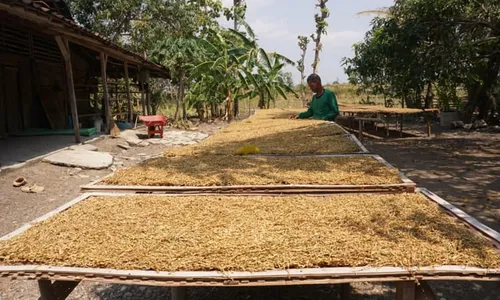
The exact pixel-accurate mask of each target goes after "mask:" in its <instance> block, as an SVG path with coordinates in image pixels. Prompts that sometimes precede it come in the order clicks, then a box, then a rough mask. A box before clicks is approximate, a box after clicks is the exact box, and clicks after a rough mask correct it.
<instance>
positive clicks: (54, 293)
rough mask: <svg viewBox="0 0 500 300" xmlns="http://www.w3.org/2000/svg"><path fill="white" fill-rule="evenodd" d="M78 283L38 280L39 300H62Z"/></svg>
mask: <svg viewBox="0 0 500 300" xmlns="http://www.w3.org/2000/svg"><path fill="white" fill-rule="evenodd" d="M78 283H79V282H78V281H54V283H52V282H51V281H50V280H46V279H42V280H38V288H39V290H40V300H64V299H66V298H67V297H68V296H69V294H71V292H72V291H73V290H74V289H75V288H76V286H77V285H78Z"/></svg>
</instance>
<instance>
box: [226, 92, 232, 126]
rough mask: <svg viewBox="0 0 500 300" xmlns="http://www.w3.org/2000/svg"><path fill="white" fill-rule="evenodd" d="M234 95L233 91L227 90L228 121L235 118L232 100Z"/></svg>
mask: <svg viewBox="0 0 500 300" xmlns="http://www.w3.org/2000/svg"><path fill="white" fill-rule="evenodd" d="M231 97H232V95H231V92H227V96H226V116H227V121H228V122H231V121H232V120H233V111H232V109H231V104H232V103H231V102H232V99H231Z"/></svg>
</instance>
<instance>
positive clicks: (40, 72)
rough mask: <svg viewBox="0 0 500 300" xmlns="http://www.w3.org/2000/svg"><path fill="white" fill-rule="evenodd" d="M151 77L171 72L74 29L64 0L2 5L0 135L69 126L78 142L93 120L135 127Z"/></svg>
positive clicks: (1, 1) (8, 0)
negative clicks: (137, 113)
mask: <svg viewBox="0 0 500 300" xmlns="http://www.w3.org/2000/svg"><path fill="white" fill-rule="evenodd" d="M150 77H159V78H167V77H168V72H167V70H166V69H165V68H163V67H162V66H160V65H157V64H155V63H153V62H150V61H148V60H146V59H145V58H144V57H142V56H140V55H138V54H136V53H133V52H130V51H128V50H126V49H124V48H122V47H120V46H118V45H117V44H115V43H112V42H110V41H109V40H107V39H105V38H103V37H101V36H100V35H99V34H98V33H94V32H91V31H89V30H87V29H85V28H84V27H82V26H80V25H78V24H77V23H76V22H75V21H74V20H73V19H72V17H71V13H70V12H69V10H68V8H67V7H66V5H65V4H64V2H63V1H62V0H43V1H32V0H0V138H5V137H8V136H11V135H16V134H17V133H20V132H23V131H25V130H28V129H33V128H47V129H53V130H62V129H72V130H73V132H74V134H75V138H76V141H77V142H79V141H80V129H81V128H86V127H93V126H94V125H93V124H95V122H96V120H99V119H101V120H102V121H103V123H104V128H105V129H107V130H109V128H110V127H111V126H112V125H113V121H112V118H114V117H118V118H120V119H122V120H127V121H129V122H133V121H134V120H133V115H134V114H135V111H134V108H136V106H135V104H137V105H138V106H139V107H141V106H142V112H140V113H141V114H150V112H151V110H150V105H149V103H148V100H149V97H148V82H147V81H148V79H149V78H150ZM113 82H114V84H115V86H113V85H111V86H110V84H113ZM117 82H121V87H123V88H122V89H121V90H120V91H118V89H119V88H118V87H117V85H118V83H117ZM134 92H136V93H140V94H141V97H140V100H139V101H137V97H136V98H134V97H133V96H132V95H131V94H132V93H134ZM118 94H119V96H120V97H118V96H116V95H118ZM113 95H115V97H114V96H113ZM120 99H121V100H120ZM134 102H135V103H134ZM138 102H140V104H138Z"/></svg>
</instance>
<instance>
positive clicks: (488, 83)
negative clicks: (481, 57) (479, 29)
mask: <svg viewBox="0 0 500 300" xmlns="http://www.w3.org/2000/svg"><path fill="white" fill-rule="evenodd" d="M499 71H500V56H499V55H495V56H492V57H491V58H490V59H489V61H488V65H487V68H486V70H484V72H482V74H483V78H482V82H483V84H479V83H478V84H475V85H472V86H470V87H469V88H468V93H469V95H468V102H467V105H466V107H465V121H466V122H470V121H472V116H473V114H474V111H475V109H476V108H478V109H479V115H478V118H479V119H482V120H486V119H487V118H488V113H489V112H490V110H491V108H492V107H493V102H494V101H493V100H492V99H493V97H491V89H492V88H493V86H494V84H495V82H497V80H498V72H499Z"/></svg>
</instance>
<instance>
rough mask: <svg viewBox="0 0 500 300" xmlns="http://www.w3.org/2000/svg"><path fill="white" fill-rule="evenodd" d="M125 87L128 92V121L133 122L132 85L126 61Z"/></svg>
mask: <svg viewBox="0 0 500 300" xmlns="http://www.w3.org/2000/svg"><path fill="white" fill-rule="evenodd" d="M124 67H125V89H126V92H127V105H128V121H129V122H130V123H132V122H133V121H134V120H133V118H132V98H131V97H130V86H129V78H128V62H127V61H125V65H124Z"/></svg>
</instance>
